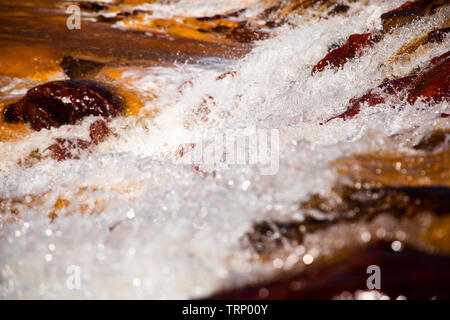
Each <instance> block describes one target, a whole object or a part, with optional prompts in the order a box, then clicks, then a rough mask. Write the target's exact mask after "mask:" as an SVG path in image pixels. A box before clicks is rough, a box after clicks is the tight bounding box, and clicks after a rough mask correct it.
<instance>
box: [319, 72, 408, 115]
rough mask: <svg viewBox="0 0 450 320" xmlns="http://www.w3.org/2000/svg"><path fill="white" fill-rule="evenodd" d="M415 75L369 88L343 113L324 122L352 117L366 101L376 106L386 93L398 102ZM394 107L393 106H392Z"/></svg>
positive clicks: (384, 99)
mask: <svg viewBox="0 0 450 320" xmlns="http://www.w3.org/2000/svg"><path fill="white" fill-rule="evenodd" d="M416 78H417V76H416V75H413V76H408V77H404V78H400V79H395V80H390V81H387V82H385V83H383V84H382V85H380V86H378V87H376V88H375V89H371V90H370V91H369V92H368V93H366V94H365V95H363V96H362V97H361V98H359V99H358V100H357V101H355V102H354V103H353V104H352V105H351V106H350V107H349V108H348V109H347V110H346V111H345V112H344V113H342V114H340V115H337V116H334V117H332V118H330V119H328V120H327V121H326V122H329V121H331V120H334V119H337V118H341V119H344V120H347V119H350V118H353V117H354V116H356V115H357V114H358V113H359V112H360V110H361V105H363V104H364V103H367V104H368V105H369V106H370V107H373V106H376V105H378V104H381V103H384V102H385V101H386V97H387V96H388V95H390V96H395V97H396V98H397V100H398V102H400V101H401V99H402V94H401V93H402V91H403V90H404V89H405V88H406V87H408V86H409V85H410V84H411V83H412V82H413V81H414V79H416ZM393 107H395V106H393Z"/></svg>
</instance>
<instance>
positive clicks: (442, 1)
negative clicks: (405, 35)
mask: <svg viewBox="0 0 450 320" xmlns="http://www.w3.org/2000/svg"><path fill="white" fill-rule="evenodd" d="M447 3H448V1H447V0H416V1H408V2H406V3H405V4H403V5H402V6H400V7H398V8H396V9H394V10H391V11H389V12H386V13H384V14H382V15H381V21H382V23H383V29H384V30H385V31H386V32H391V31H392V30H393V29H394V28H396V27H401V26H403V25H405V24H407V23H409V22H411V21H413V20H414V19H417V18H418V17H423V16H426V15H430V14H433V13H434V12H435V11H436V10H437V9H438V8H440V7H442V6H444V5H446V4H447Z"/></svg>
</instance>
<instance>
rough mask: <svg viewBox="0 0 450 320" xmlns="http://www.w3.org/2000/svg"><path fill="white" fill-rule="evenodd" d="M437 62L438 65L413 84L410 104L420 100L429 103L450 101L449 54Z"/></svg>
mask: <svg viewBox="0 0 450 320" xmlns="http://www.w3.org/2000/svg"><path fill="white" fill-rule="evenodd" d="M444 56H445V58H444ZM433 60H434V59H433ZM435 61H436V62H437V63H436V65H435V66H433V67H431V68H429V69H428V70H427V71H425V72H424V73H422V74H421V75H420V76H419V77H418V78H417V79H416V80H415V81H414V83H413V84H412V87H411V89H410V90H409V94H408V102H409V103H410V104H413V103H414V102H416V101H417V100H418V99H419V98H422V99H423V100H424V101H427V102H430V101H431V100H434V102H436V103H437V102H440V101H442V100H444V99H445V100H450V57H449V56H448V52H447V53H445V54H444V55H442V56H441V57H438V59H437V60H435Z"/></svg>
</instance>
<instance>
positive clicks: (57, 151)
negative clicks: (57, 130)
mask: <svg viewBox="0 0 450 320" xmlns="http://www.w3.org/2000/svg"><path fill="white" fill-rule="evenodd" d="M110 134H111V131H110V129H109V128H108V126H107V124H106V122H105V121H104V120H97V121H95V122H94V123H92V124H91V126H90V127H89V136H90V138H91V140H90V141H88V140H83V139H61V138H58V139H56V142H55V143H54V144H52V145H51V146H50V147H49V148H48V150H49V151H50V157H51V158H53V159H55V160H57V161H63V160H67V159H79V158H80V153H81V152H82V151H87V152H90V151H91V149H92V147H94V146H95V145H98V144H99V143H101V142H103V141H105V140H106V138H107V137H108V136H109V135H110Z"/></svg>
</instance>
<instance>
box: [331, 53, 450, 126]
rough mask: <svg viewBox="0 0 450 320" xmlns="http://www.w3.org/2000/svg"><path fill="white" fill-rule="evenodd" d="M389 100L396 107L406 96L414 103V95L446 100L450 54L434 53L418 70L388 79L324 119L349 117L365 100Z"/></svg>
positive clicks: (449, 88)
mask: <svg viewBox="0 0 450 320" xmlns="http://www.w3.org/2000/svg"><path fill="white" fill-rule="evenodd" d="M387 97H390V98H391V100H392V102H393V103H392V107H394V108H395V107H396V106H397V105H400V104H401V103H402V100H403V99H404V98H407V101H408V103H410V104H414V103H415V102H416V101H417V100H418V99H423V100H424V101H426V102H429V103H432V102H433V103H438V102H440V101H442V100H447V101H448V100H450V56H449V52H447V53H445V54H443V55H441V56H439V57H435V58H433V59H432V60H431V64H430V66H429V67H428V68H427V69H425V71H423V72H422V73H419V74H416V75H411V76H407V77H404V78H400V79H395V80H390V81H388V82H386V83H384V84H382V85H380V86H378V87H376V88H374V89H372V90H370V91H369V92H368V93H366V94H365V95H363V96H362V97H361V98H359V99H358V100H357V101H355V102H354V103H353V104H351V105H350V106H349V107H348V108H347V110H346V111H345V112H344V113H341V114H339V115H337V116H334V117H332V118H330V119H328V120H327V122H329V121H331V120H334V119H337V118H341V119H344V120H347V119H350V118H353V117H354V116H355V115H357V114H358V113H359V112H360V110H361V105H362V104H364V103H367V104H368V105H369V106H370V107H373V106H375V105H378V104H381V103H384V102H385V101H386V98H387Z"/></svg>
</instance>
